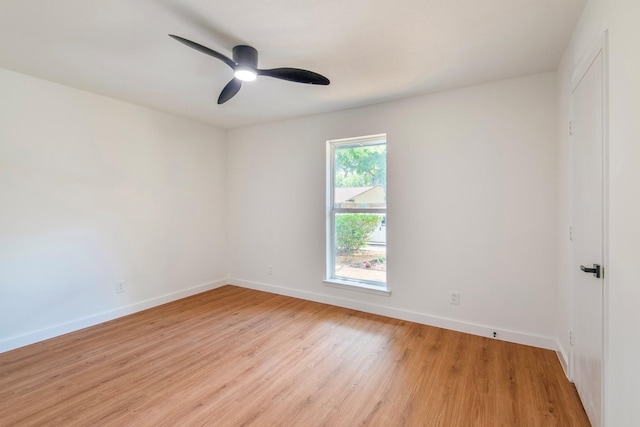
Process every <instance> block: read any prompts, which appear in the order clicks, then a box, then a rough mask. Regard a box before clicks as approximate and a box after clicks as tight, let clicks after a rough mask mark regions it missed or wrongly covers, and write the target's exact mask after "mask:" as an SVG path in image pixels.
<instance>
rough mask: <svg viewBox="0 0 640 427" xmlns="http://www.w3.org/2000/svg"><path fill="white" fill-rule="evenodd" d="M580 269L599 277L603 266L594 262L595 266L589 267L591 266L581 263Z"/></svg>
mask: <svg viewBox="0 0 640 427" xmlns="http://www.w3.org/2000/svg"><path fill="white" fill-rule="evenodd" d="M580 270H582V271H584V272H585V273H593V276H594V277H597V278H598V279H599V278H600V277H601V274H600V273H601V271H602V268H601V267H600V265H598V264H593V268H589V267H585V266H584V265H581V266H580Z"/></svg>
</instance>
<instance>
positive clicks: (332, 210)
mask: <svg viewBox="0 0 640 427" xmlns="http://www.w3.org/2000/svg"><path fill="white" fill-rule="evenodd" d="M382 144H384V145H386V144H387V134H377V135H368V136H362V137H356V138H343V139H333V140H329V141H327V191H326V276H325V280H324V283H325V284H326V285H327V286H332V287H338V288H346V289H350V290H359V291H363V292H367V293H373V294H379V295H385V296H388V295H390V294H391V291H390V290H389V286H388V282H389V280H388V277H387V279H386V281H385V282H377V281H370V280H360V279H355V278H346V277H340V276H336V274H335V265H336V251H335V236H336V234H335V216H336V214H340V213H367V214H383V215H385V216H386V215H387V207H388V206H387V207H385V208H336V207H335V204H334V201H335V194H334V193H335V183H334V178H335V173H334V158H335V149H336V147H339V148H348V147H362V146H375V145H382ZM386 224H388V218H387V221H386Z"/></svg>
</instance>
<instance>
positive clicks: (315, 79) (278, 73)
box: [257, 68, 330, 86]
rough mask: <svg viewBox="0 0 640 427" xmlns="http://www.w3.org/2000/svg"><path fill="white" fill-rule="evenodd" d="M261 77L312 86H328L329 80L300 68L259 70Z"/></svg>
mask: <svg viewBox="0 0 640 427" xmlns="http://www.w3.org/2000/svg"><path fill="white" fill-rule="evenodd" d="M257 71H258V75H259V76H267V77H275V78H276V79H282V80H287V81H290V82H297V83H308V84H312V85H325V86H326V85H328V84H329V83H330V82H329V79H328V78H326V77H325V76H323V75H321V74H318V73H314V72H313V71H307V70H301V69H299V68H272V69H270V70H257Z"/></svg>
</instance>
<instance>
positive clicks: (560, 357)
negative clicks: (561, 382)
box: [556, 340, 573, 382]
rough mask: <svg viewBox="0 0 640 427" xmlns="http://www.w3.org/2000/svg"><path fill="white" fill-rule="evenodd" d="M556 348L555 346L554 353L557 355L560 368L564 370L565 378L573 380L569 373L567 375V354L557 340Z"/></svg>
mask: <svg viewBox="0 0 640 427" xmlns="http://www.w3.org/2000/svg"><path fill="white" fill-rule="evenodd" d="M556 348H557V350H556V354H557V355H558V360H560V366H562V370H563V371H564V374H565V375H566V376H567V379H568V380H569V381H571V382H573V381H572V380H571V375H569V355H568V354H567V352H566V351H565V350H564V347H563V346H562V344H561V343H560V341H559V340H558V341H557V342H556Z"/></svg>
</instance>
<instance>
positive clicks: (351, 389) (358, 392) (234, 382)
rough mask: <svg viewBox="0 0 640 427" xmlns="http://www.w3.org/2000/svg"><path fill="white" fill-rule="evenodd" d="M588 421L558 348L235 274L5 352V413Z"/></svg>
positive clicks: (402, 421) (118, 419)
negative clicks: (443, 325) (246, 282)
mask: <svg viewBox="0 0 640 427" xmlns="http://www.w3.org/2000/svg"><path fill="white" fill-rule="evenodd" d="M14 425H16V426H48V425H60V426H101V425H105V426H124V425H126V426H161V425H165V426H192V425H193V426H201V425H212V426H249V425H251V426H274V425H275V426H358V425H369V426H384V427H390V426H446V427H449V426H465V427H466V426H554V425H558V426H588V425H589V422H588V420H587V418H586V415H585V413H584V410H583V409H582V406H581V404H580V401H579V399H578V396H577V394H576V391H575V388H574V387H573V385H572V384H571V383H569V382H568V381H567V379H566V377H565V376H564V374H563V372H562V369H561V367H560V364H559V362H558V360H557V357H556V355H555V353H554V352H552V351H548V350H541V349H537V348H533V347H527V346H522V345H517V344H511V343H505V342H502V341H497V340H492V339H489V338H482V337H477V336H473V335H466V334H462V333H458V332H452V331H448V330H444V329H438V328H433V327H429V326H424V325H420V324H415V323H411V322H405V321H401V320H396V319H390V318H386V317H381V316H376V315H371V314H366V313H361V312H358V311H354V310H348V309H343V308H337V307H333V306H328V305H324V304H318V303H313V302H308V301H303V300H298V299H294V298H288V297H283V296H279V295H273V294H268V293H264V292H258V291H253V290H247V289H242V288H238V287H234V286H224V287H222V288H219V289H215V290H213V291H210V292H206V293H203V294H199V295H196V296H193V297H190V298H185V299H182V300H179V301H175V302H172V303H170V304H166V305H163V306H159V307H156V308H153V309H150V310H146V311H143V312H140V313H136V314H133V315H131V316H127V317H123V318H120V319H117V320H113V321H111V322H107V323H104V324H101V325H98V326H95V327H92V328H88V329H84V330H82V331H78V332H74V333H71V334H67V335H64V336H61V337H57V338H54V339H51V340H48V341H44V342H41V343H37V344H34V345H31V346H28V347H23V348H20V349H17V350H13V351H10V352H6V353H3V354H0V426H14Z"/></svg>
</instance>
